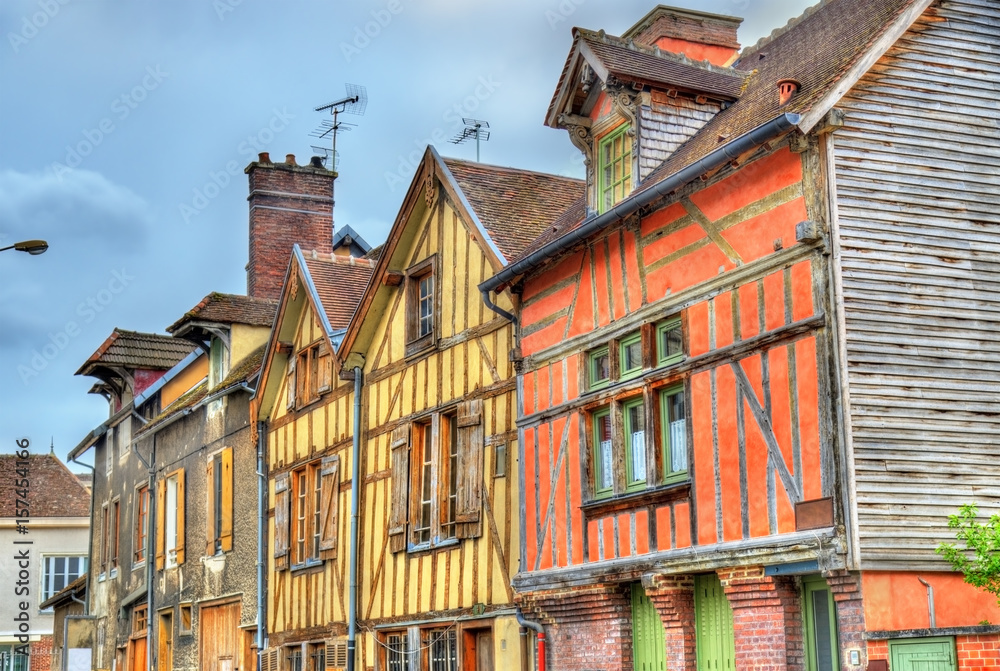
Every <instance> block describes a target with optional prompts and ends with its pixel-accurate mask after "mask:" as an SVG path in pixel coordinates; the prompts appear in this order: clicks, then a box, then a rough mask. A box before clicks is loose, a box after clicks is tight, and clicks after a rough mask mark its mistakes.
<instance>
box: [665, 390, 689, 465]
mask: <svg viewBox="0 0 1000 671" xmlns="http://www.w3.org/2000/svg"><path fill="white" fill-rule="evenodd" d="M666 413H667V416H666V417H665V418H664V421H665V422H666V425H667V427H668V431H667V440H668V441H669V443H670V444H669V452H668V458H669V459H670V463H669V464H667V472H668V473H678V472H682V471H686V470H687V415H686V414H685V411H684V392H682V391H677V392H674V393H671V394H669V395H667V399H666Z"/></svg>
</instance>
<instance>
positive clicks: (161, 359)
mask: <svg viewBox="0 0 1000 671" xmlns="http://www.w3.org/2000/svg"><path fill="white" fill-rule="evenodd" d="M194 348H195V345H194V343H190V342H187V341H184V340H179V339H178V338H172V337H170V336H166V335H159V334H157V333H140V332H139V331H126V330H124V329H119V328H116V329H115V330H114V331H112V333H111V335H110V336H108V339H107V340H105V341H104V342H103V343H102V344H101V346H100V347H98V348H97V351H96V352H94V353H93V354H91V355H90V357H89V358H88V359H87V360H86V361H85V362H84V364H83V365H82V366H80V370H78V371H76V374H77V375H91V374H93V372H94V371H95V370H96V369H98V368H100V367H102V366H122V367H124V368H129V369H132V370H136V369H146V370H169V369H171V368H173V367H174V364H176V363H177V362H179V361H180V360H181V359H183V358H184V357H186V356H187V355H188V354H190V353H191V350H193V349H194Z"/></svg>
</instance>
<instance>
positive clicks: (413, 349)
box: [403, 333, 437, 361]
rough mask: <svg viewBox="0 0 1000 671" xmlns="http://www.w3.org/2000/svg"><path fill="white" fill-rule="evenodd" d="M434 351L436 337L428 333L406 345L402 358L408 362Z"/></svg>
mask: <svg viewBox="0 0 1000 671" xmlns="http://www.w3.org/2000/svg"><path fill="white" fill-rule="evenodd" d="M435 349H437V337H435V335H434V334H433V333H430V334H428V335H425V336H424V337H423V338H419V339H417V340H411V341H410V342H408V343H406V347H405V348H404V349H403V358H404V359H405V360H407V361H408V360H410V359H415V358H417V357H419V356H420V355H422V354H426V353H428V352H431V351H433V350H435Z"/></svg>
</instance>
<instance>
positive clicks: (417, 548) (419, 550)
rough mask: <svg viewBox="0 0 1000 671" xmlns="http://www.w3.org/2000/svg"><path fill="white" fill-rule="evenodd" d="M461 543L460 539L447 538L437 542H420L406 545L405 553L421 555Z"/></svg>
mask: <svg viewBox="0 0 1000 671" xmlns="http://www.w3.org/2000/svg"><path fill="white" fill-rule="evenodd" d="M460 543H461V539H458V538H449V539H447V540H443V541H440V542H438V543H434V544H431V543H421V544H420V545H412V544H411V545H408V546H407V547H406V554H408V555H421V554H428V553H430V552H435V551H437V550H448V549H450V548H454V547H457V546H458V545H459V544H460Z"/></svg>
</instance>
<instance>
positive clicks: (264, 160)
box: [257, 151, 271, 163]
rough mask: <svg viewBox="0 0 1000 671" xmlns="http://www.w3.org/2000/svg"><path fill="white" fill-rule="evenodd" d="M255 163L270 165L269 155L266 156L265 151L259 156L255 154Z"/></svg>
mask: <svg viewBox="0 0 1000 671" xmlns="http://www.w3.org/2000/svg"><path fill="white" fill-rule="evenodd" d="M257 162H258V163H270V162H271V155H270V154H268V153H267V152H266V151H262V152H260V153H259V154H257Z"/></svg>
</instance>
